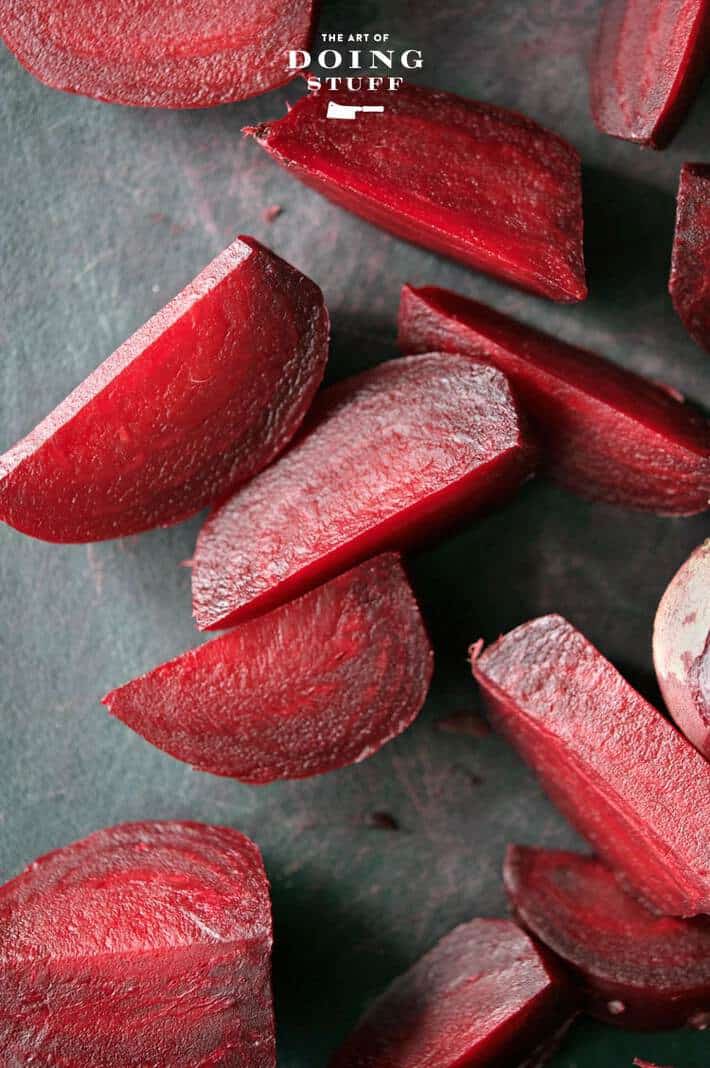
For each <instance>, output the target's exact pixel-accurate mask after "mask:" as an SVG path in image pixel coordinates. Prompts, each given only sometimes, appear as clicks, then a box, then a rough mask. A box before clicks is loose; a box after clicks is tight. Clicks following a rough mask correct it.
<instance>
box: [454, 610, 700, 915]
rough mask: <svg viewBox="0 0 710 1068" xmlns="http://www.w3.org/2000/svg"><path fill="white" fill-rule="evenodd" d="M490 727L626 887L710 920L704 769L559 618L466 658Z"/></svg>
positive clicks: (672, 911)
mask: <svg viewBox="0 0 710 1068" xmlns="http://www.w3.org/2000/svg"><path fill="white" fill-rule="evenodd" d="M472 666H473V674H474V676H475V678H476V680H477V681H478V683H479V685H480V687H481V689H482V691H483V696H484V698H485V702H486V705H487V707H488V709H489V712H490V714H491V717H492V719H493V721H494V724H495V725H496V726H497V727H498V728H499V729H500V730H501V731H502V733H503V734H504V735H506V737H507V738H508V739H509V740H510V741H511V742H512V744H513V745H514V746H515V747H516V748H517V749H518V751H519V752H520V754H521V755H522V756H523V758H524V759H525V760H526V761H527V762H528V763H529V764H530V765H531V766H532V767H533V769H534V770H535V771H536V772H537V774H538V775H539V777H540V779H541V780H542V784H543V786H544V787H545V789H546V791H547V793H548V794H549V796H550V798H551V799H552V800H553V801H554V802H555V803H556V804H557V805H558V807H559V808H560V809H561V810H562V811H563V812H564V813H565V815H566V816H567V817H568V818H569V819H570V820H571V822H572V823H573V824H574V825H575V826H576V827H577V829H578V830H579V831H580V832H581V833H582V834H583V835H585V836H586V837H587V838H588V839H589V841H590V842H591V843H592V845H593V846H594V848H595V850H596V852H597V853H598V854H599V855H600V856H601V857H602V859H604V860H606V862H607V863H608V864H609V865H610V866H611V867H612V868H614V869H615V870H616V871H618V872H619V873H620V875H621V877H622V878H623V879H624V881H625V883H626V884H627V885H628V886H630V887H631V888H633V889H634V890H635V892H636V893H638V894H639V895H640V896H641V897H642V898H644V899H645V900H646V901H647V902H650V903H651V904H652V905H653V906H654V907H655V908H657V909H658V910H659V911H660V912H664V913H668V914H669V915H672V916H694V915H697V914H699V913H708V912H710V831H709V828H710V764H708V762H707V761H706V760H704V759H703V757H702V756H701V755H700V754H699V753H698V752H697V751H696V750H695V749H694V748H693V747H692V745H690V743H689V742H687V741H686V739H685V738H683V736H682V735H681V734H680V733H679V732H678V731H677V730H676V729H675V727H673V726H672V724H670V723H669V722H668V720H666V719H665V718H664V717H663V716H662V715H661V714H660V712H657V711H656V709H655V708H653V707H652V706H651V705H649V704H648V702H647V701H645V700H644V699H643V697H641V696H640V694H638V693H637V692H636V691H635V690H634V689H633V688H632V687H631V686H630V685H629V684H628V682H626V680H625V679H623V678H622V677H621V675H620V674H619V673H618V671H617V670H616V669H615V668H614V667H613V665H612V664H610V663H609V661H608V660H605V658H604V657H603V656H602V655H601V653H600V652H599V651H598V650H597V649H596V648H595V647H594V646H593V645H592V644H591V643H590V642H588V641H587V639H586V638H585V637H584V636H583V635H582V634H580V633H579V631H578V630H576V629H575V628H574V627H573V626H572V625H571V624H570V623H568V622H567V621H566V620H565V619H562V618H561V617H560V616H543V617H541V618H540V619H535V620H532V621H531V622H530V623H525V624H523V625H522V626H520V627H517V628H516V629H515V630H513V631H511V632H510V633H509V634H505V635H504V636H503V637H502V638H499V640H498V641H497V642H496V643H495V644H494V645H492V646H490V648H488V649H486V650H484V651H481V643H479V644H478V645H477V646H475V647H474V649H473V650H472Z"/></svg>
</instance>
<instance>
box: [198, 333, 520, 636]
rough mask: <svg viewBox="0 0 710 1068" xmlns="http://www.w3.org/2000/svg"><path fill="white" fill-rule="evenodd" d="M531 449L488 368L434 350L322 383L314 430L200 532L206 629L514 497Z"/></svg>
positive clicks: (201, 618) (501, 383)
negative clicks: (325, 385) (325, 387)
mask: <svg viewBox="0 0 710 1068" xmlns="http://www.w3.org/2000/svg"><path fill="white" fill-rule="evenodd" d="M533 458H534V451H533V449H532V448H531V447H530V446H529V445H528V443H527V439H526V438H525V437H524V435H523V431H522V428H521V425H520V421H519V418H518V413H517V410H516V408H515V405H514V402H513V400H512V398H511V395H510V390H509V388H508V384H507V382H506V380H505V378H504V377H503V375H502V374H500V372H499V371H495V370H493V369H492V368H490V367H483V366H481V365H478V364H474V363H471V362H469V361H466V360H461V359H459V358H458V357H456V356H446V355H441V354H429V355H426V356H413V357H409V358H407V359H400V360H390V361H388V362H387V363H383V364H380V365H379V367H375V368H374V369H372V370H370V371H366V372H364V374H360V375H356V376H354V377H353V378H349V379H347V380H346V381H345V382H341V383H339V384H338V385H336V386H333V387H331V388H330V389H328V390H325V391H324V392H323V393H322V394H321V397H320V399H319V400H317V401H316V405H315V406H314V409H313V413H312V415H311V416H309V421H308V425H307V429H306V431H305V433H304V434H303V435H302V436H301V437H300V439H299V440H298V441H297V442H296V444H295V445H294V446H293V447H292V448H291V449H290V450H289V451H288V452H287V453H286V455H285V456H283V457H281V458H280V459H279V460H278V461H277V462H276V463H275V464H273V465H272V466H271V467H270V468H268V470H266V471H264V472H262V474H261V475H259V476H258V477H257V478H255V479H253V480H252V481H251V482H250V483H249V484H248V485H247V486H245V487H244V488H243V489H242V490H240V491H239V492H238V493H236V494H235V495H234V496H233V497H232V498H231V499H230V500H229V501H227V502H226V504H224V505H223V506H222V507H221V508H220V509H218V510H217V511H216V512H215V513H214V515H212V516H211V517H210V518H209V519H208V520H207V522H206V523H205V525H204V527H203V528H202V530H201V531H200V536H199V538H198V540H197V547H196V549H195V554H194V558H193V562H192V563H193V570H192V593H193V608H194V614H195V619H196V621H197V626H198V627H199V628H200V629H201V630H211V629H215V628H219V627H227V626H229V625H230V624H232V623H235V622H236V621H237V620H238V619H240V618H242V617H245V616H246V615H254V614H257V613H259V612H263V611H266V610H267V609H269V608H273V607H274V606H275V605H277V604H281V603H283V602H284V601H287V600H290V599H292V598H293V597H298V596H300V594H302V593H304V592H305V591H306V590H307V589H310V588H312V587H313V586H316V585H318V584H319V583H321V582H325V581H326V580H327V579H329V578H331V577H332V576H333V575H336V574H338V573H339V572H342V571H345V570H346V569H347V568H350V567H352V566H353V565H354V564H356V563H359V562H360V561H361V560H364V559H367V557H368V556H372V555H373V554H374V553H378V552H380V551H382V550H383V549H390V548H404V547H406V546H409V545H410V544H411V543H412V542H414V541H415V540H417V539H421V538H431V537H432V534H433V532H434V530H435V528H441V527H444V526H447V525H450V524H451V523H452V522H454V521H456V520H460V518H461V515H462V513H463V514H472V513H474V512H476V511H479V510H481V509H483V508H485V507H490V506H492V505H494V504H497V503H498V502H500V501H501V500H503V499H505V498H506V497H507V496H509V495H510V493H511V492H512V491H513V490H515V489H516V488H517V486H518V485H519V484H520V483H521V482H522V480H523V479H524V478H525V477H526V476H527V475H528V474H529V473H530V470H531V464H532V461H533Z"/></svg>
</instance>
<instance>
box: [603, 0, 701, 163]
mask: <svg viewBox="0 0 710 1068" xmlns="http://www.w3.org/2000/svg"><path fill="white" fill-rule="evenodd" d="M709 45H710V0H654V2H653V3H650V2H649V0H606V4H605V6H604V9H603V13H602V18H601V24H600V28H599V37H598V39H597V45H596V49H595V52H594V56H593V59H592V70H591V99H592V114H593V116H594V121H595V122H596V124H597V126H598V127H599V129H600V130H602V131H603V132H604V133H608V134H612V135H613V136H614V137H622V138H624V139H625V140H627V141H638V142H639V143H640V144H642V145H650V146H651V147H653V148H663V147H664V146H665V145H666V144H667V143H668V141H669V140H670V139H671V137H672V136H673V134H674V133H675V132H676V130H677V128H678V126H679V125H680V122H681V120H682V118H683V116H684V115H685V112H686V110H687V108H688V105H689V104H690V101H691V100H692V98H693V95H694V93H695V90H696V89H697V87H698V84H699V82H700V80H701V78H702V75H703V73H704V71H705V68H706V65H707V49H708V46H709Z"/></svg>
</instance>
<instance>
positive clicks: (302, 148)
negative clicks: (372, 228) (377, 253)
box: [245, 85, 587, 301]
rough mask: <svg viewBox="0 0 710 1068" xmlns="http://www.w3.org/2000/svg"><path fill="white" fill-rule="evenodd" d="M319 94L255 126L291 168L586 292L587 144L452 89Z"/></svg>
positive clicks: (315, 184)
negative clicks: (583, 169)
mask: <svg viewBox="0 0 710 1068" xmlns="http://www.w3.org/2000/svg"><path fill="white" fill-rule="evenodd" d="M366 95H367V104H368V105H369V106H375V107H382V108H384V111H383V112H381V113H379V114H370V113H364V114H358V115H357V118H356V121H353V122H348V121H341V122H338V121H333V120H332V119H329V118H327V111H328V105H329V104H332V103H335V104H337V105H341V106H345V107H351V106H356V107H357V106H358V105H361V104H362V103H363V94H362V93H359V92H357V91H349V90H346V89H343V90H336V91H327V90H326V89H325V88H322V89H321V90H319V91H318V92H312V93H309V94H308V95H307V96H305V97H303V98H302V99H301V100H299V101H298V103H297V104H295V106H294V107H292V108H291V109H290V111H289V112H288V114H287V115H285V116H284V117H283V118H282V119H280V120H279V121H275V122H270V123H264V124H262V125H261V126H256V127H249V128H248V129H247V130H246V131H245V132H246V133H250V134H253V135H254V136H255V137H256V139H257V140H258V142H259V144H261V145H263V147H264V148H265V149H266V151H267V152H268V153H269V154H270V155H271V156H273V157H274V159H275V160H277V162H278V163H280V164H282V166H284V167H286V168H287V169H288V171H289V173H290V174H293V175H295V176H296V177H297V178H300V179H301V181H303V182H305V183H306V185H309V186H311V187H312V188H314V189H316V190H318V192H319V193H323V194H324V195H325V196H327V197H328V198H329V199H330V200H334V201H335V202H336V203H337V204H340V205H341V206H342V207H344V208H347V209H348V210H349V211H353V212H355V214H357V215H361V216H363V217H364V218H365V219H367V220H368V221H369V222H372V223H375V225H377V226H381V227H382V228H383V229H385V230H389V231H391V232H392V233H394V234H396V235H397V236H398V237H403V238H406V239H407V240H408V241H413V242H415V243H416V244H419V245H424V246H425V247H426V248H430V249H433V250H434V251H435V252H443V253H444V254H445V255H447V256H453V257H454V259H458V260H461V261H462V262H463V263H466V264H468V265H469V266H471V267H475V268H476V269H477V270H481V271H485V272H487V273H488V274H492V275H494V276H495V277H496V278H501V279H503V280H504V281H506V282H512V283H513V284H514V285H517V286H522V287H523V288H524V289H528V290H530V291H532V292H533V293H537V294H539V295H541V296H544V297H550V298H551V299H552V300H560V301H577V300H584V298H585V297H586V295H587V286H586V282H585V273H584V257H583V251H582V193H581V181H580V161H579V155H578V154H577V152H576V151H575V149H573V148H572V146H571V145H569V144H568V143H567V142H566V141H564V140H563V139H562V138H561V137H558V136H557V135H556V134H553V133H551V132H550V131H549V130H545V129H543V127H542V126H538V124H537V123H536V122H533V121H532V119H528V118H526V117H525V116H524V115H518V114H517V113H516V112H512V111H507V110H505V109H504V108H498V107H492V106H491V105H490V104H481V103H477V102H474V101H472V100H465V99H464V98H462V97H459V96H454V95H453V94H452V93H443V92H440V91H436V90H432V89H424V88H422V87H421V86H414V85H403V86H402V87H401V88H400V89H399V90H398V91H397V92H389V91H387V90H386V89H384V90H377V91H374V92H368V93H367V94H366Z"/></svg>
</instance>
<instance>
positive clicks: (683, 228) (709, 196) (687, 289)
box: [668, 163, 710, 352]
mask: <svg viewBox="0 0 710 1068" xmlns="http://www.w3.org/2000/svg"><path fill="white" fill-rule="evenodd" d="M668 289H669V292H670V294H671V297H672V299H673V306H674V308H675V310H676V311H677V312H678V315H679V316H680V318H681V320H682V322H683V324H684V326H685V328H686V330H687V331H688V333H689V334H690V335H691V337H692V338H694V340H695V341H697V343H698V345H700V346H701V347H702V348H704V349H706V350H707V351H708V352H710V163H684V164H683V166H682V167H681V170H680V182H679V184H678V201H677V206H676V219H675V234H674V237H673V255H672V258H671V276H670V280H669V283H668Z"/></svg>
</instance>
